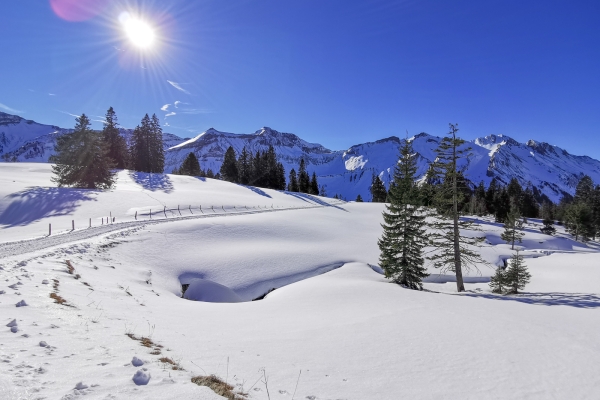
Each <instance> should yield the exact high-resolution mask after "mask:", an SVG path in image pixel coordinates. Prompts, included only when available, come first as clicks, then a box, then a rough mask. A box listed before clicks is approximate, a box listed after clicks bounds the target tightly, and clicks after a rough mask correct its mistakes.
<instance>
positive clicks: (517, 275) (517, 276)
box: [505, 250, 531, 294]
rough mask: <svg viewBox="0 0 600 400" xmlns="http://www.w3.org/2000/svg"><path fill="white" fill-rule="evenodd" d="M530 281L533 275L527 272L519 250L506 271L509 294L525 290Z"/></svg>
mask: <svg viewBox="0 0 600 400" xmlns="http://www.w3.org/2000/svg"><path fill="white" fill-rule="evenodd" d="M530 279H531V274H529V272H528V271H527V266H526V265H525V262H524V261H523V256H522V255H520V254H519V250H517V251H516V252H515V254H514V255H513V257H512V258H511V259H510V261H509V266H508V269H507V270H506V281H505V282H506V287H507V288H508V293H510V294H517V293H519V289H525V285H527V284H528V283H529V280H530Z"/></svg>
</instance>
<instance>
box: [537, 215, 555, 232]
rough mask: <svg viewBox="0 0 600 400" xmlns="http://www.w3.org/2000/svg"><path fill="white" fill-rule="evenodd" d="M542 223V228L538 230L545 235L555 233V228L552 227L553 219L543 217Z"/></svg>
mask: <svg viewBox="0 0 600 400" xmlns="http://www.w3.org/2000/svg"><path fill="white" fill-rule="evenodd" d="M542 224H544V227H543V228H540V231H542V233H544V234H546V235H554V234H555V233H556V228H555V227H554V221H553V220H551V219H550V217H546V218H544V220H543V221H542Z"/></svg>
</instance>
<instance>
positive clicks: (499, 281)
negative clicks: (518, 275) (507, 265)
mask: <svg viewBox="0 0 600 400" xmlns="http://www.w3.org/2000/svg"><path fill="white" fill-rule="evenodd" d="M490 289H492V292H493V293H499V294H503V293H504V291H505V290H506V271H505V270H504V268H502V267H497V268H496V273H495V274H494V275H493V276H492V277H491V278H490Z"/></svg>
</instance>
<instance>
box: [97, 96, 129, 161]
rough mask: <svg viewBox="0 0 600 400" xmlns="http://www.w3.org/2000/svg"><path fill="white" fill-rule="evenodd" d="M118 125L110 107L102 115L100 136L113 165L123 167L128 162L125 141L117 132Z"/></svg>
mask: <svg viewBox="0 0 600 400" xmlns="http://www.w3.org/2000/svg"><path fill="white" fill-rule="evenodd" d="M118 125H119V124H118V122H117V114H116V113H115V110H113V108H112V107H110V108H109V109H108V111H106V116H105V117H104V128H103V129H102V136H103V139H104V143H106V145H107V148H108V157H110V158H111V159H112V164H113V167H114V168H117V169H124V168H126V167H127V162H128V150H127V142H126V141H125V138H124V137H123V136H121V134H120V133H119V128H118Z"/></svg>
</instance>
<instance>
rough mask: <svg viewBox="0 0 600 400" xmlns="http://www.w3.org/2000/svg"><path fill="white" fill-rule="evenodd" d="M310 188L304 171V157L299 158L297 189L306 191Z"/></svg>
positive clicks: (301, 191) (308, 179)
mask: <svg viewBox="0 0 600 400" xmlns="http://www.w3.org/2000/svg"><path fill="white" fill-rule="evenodd" d="M309 188H310V177H309V176H308V172H306V164H305V162H304V158H301V159H300V168H299V169H298V189H299V190H300V193H308V190H309Z"/></svg>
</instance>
